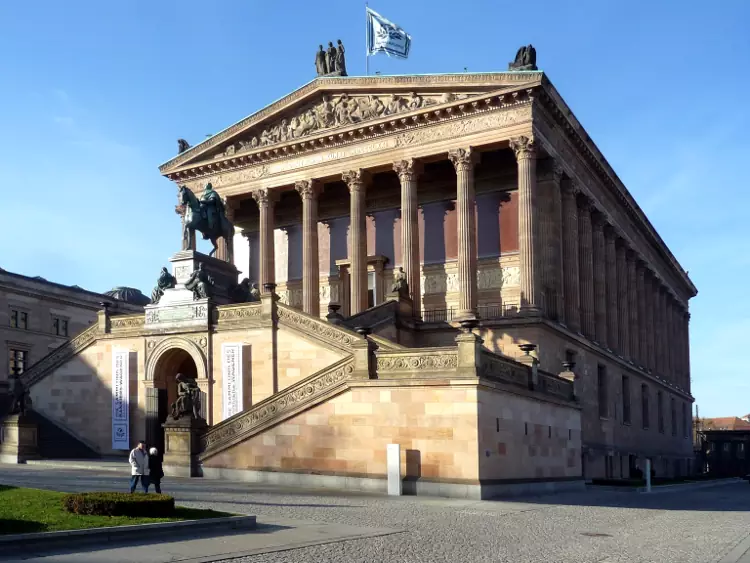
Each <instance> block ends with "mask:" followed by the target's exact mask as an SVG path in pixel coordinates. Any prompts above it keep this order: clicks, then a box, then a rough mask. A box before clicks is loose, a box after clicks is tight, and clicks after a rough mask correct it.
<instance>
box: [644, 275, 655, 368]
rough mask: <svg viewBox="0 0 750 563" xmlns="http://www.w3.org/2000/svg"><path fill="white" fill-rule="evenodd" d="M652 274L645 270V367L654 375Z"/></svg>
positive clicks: (653, 281) (653, 279) (653, 280)
mask: <svg viewBox="0 0 750 563" xmlns="http://www.w3.org/2000/svg"><path fill="white" fill-rule="evenodd" d="M655 282H656V279H655V278H654V273H653V272H652V271H651V270H650V269H647V270H646V272H645V275H644V283H645V291H644V293H645V297H646V344H647V348H648V360H647V362H648V363H647V366H648V369H649V371H650V372H652V373H656V371H657V370H656V317H655V315H654V309H655V308H656V301H655V299H654V283H655Z"/></svg>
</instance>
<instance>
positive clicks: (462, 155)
mask: <svg viewBox="0 0 750 563" xmlns="http://www.w3.org/2000/svg"><path fill="white" fill-rule="evenodd" d="M448 158H449V159H450V161H451V162H452V163H453V167H454V168H455V169H456V172H457V173H458V172H466V171H468V170H470V169H471V168H472V167H473V166H474V165H475V164H477V163H478V162H479V153H478V152H476V151H475V150H474V149H473V148H472V147H468V148H465V149H451V150H449V151H448Z"/></svg>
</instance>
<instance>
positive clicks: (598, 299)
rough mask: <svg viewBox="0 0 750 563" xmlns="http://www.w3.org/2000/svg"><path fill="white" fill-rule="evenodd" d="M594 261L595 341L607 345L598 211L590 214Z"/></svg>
mask: <svg viewBox="0 0 750 563" xmlns="http://www.w3.org/2000/svg"><path fill="white" fill-rule="evenodd" d="M591 229H592V240H593V261H594V325H595V327H596V332H595V334H596V341H597V342H599V344H601V345H602V346H605V347H606V346H608V345H609V334H608V331H607V253H606V245H605V242H604V217H603V216H602V214H601V213H599V212H598V211H594V212H593V213H592V215H591Z"/></svg>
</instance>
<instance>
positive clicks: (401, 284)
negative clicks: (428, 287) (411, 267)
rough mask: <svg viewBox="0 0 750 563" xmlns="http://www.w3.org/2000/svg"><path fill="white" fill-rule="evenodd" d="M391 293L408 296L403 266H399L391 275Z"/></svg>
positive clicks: (407, 285)
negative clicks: (393, 274)
mask: <svg viewBox="0 0 750 563" xmlns="http://www.w3.org/2000/svg"><path fill="white" fill-rule="evenodd" d="M391 291H392V292H393V293H398V294H399V296H401V297H408V296H409V284H408V282H407V281H406V272H404V269H403V268H399V269H398V271H397V272H396V274H395V276H394V277H393V289H392V290H391Z"/></svg>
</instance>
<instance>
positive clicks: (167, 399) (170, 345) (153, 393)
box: [146, 337, 209, 454]
mask: <svg viewBox="0 0 750 563" xmlns="http://www.w3.org/2000/svg"><path fill="white" fill-rule="evenodd" d="M147 346H149V347H153V348H152V349H151V353H150V354H149V356H148V359H147V361H146V382H147V384H146V442H147V443H148V445H149V447H151V446H155V447H156V448H158V449H159V451H160V453H162V454H163V453H164V429H163V428H162V424H164V423H165V422H166V420H167V417H168V416H169V413H170V408H171V405H172V403H174V402H175V400H176V399H177V382H176V377H177V374H178V373H181V374H183V375H186V376H187V377H192V378H194V379H196V380H197V381H201V380H203V381H205V380H206V377H207V372H206V361H205V358H204V356H203V352H202V351H201V349H200V348H199V347H198V346H197V345H196V344H195V343H194V342H192V341H190V340H187V339H186V338H179V337H174V338H167V339H166V340H163V341H161V342H159V343H158V344H155V343H154V344H152V343H151V342H149V343H148V344H147ZM201 403H202V404H201V410H202V412H203V415H204V417H205V413H206V412H207V411H208V407H209V405H208V404H207V403H208V400H207V397H206V395H205V393H202V401H201Z"/></svg>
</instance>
